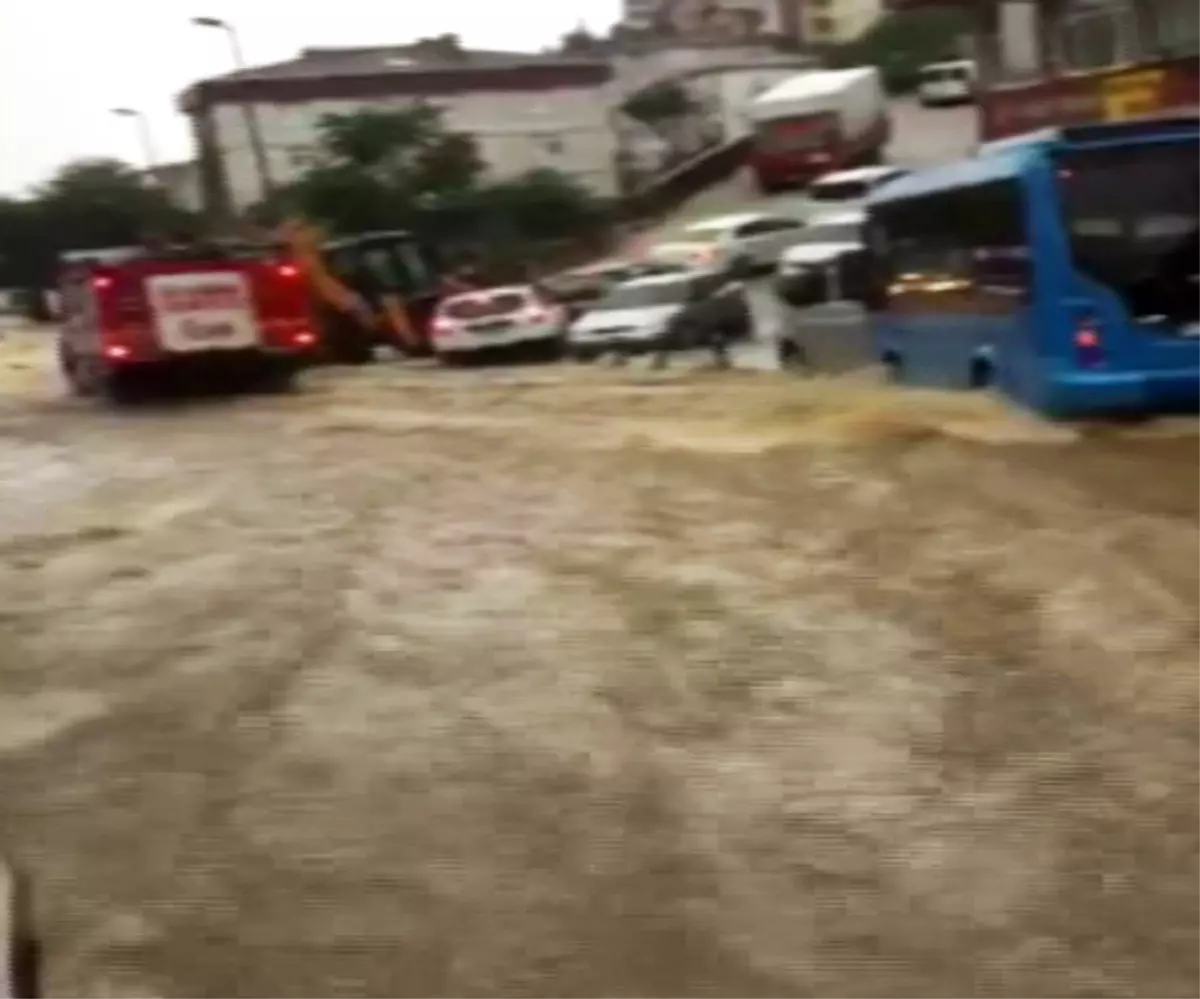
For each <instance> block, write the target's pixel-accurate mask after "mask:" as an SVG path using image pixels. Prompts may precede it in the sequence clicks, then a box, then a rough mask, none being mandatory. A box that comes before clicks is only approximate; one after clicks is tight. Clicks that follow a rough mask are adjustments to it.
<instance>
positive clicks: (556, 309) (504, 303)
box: [430, 285, 567, 363]
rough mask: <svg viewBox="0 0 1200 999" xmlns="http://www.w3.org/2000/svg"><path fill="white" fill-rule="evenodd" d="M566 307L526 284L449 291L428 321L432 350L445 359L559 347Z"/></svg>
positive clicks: (551, 352)
mask: <svg viewBox="0 0 1200 999" xmlns="http://www.w3.org/2000/svg"><path fill="white" fill-rule="evenodd" d="M566 326H567V311H566V309H564V308H563V307H562V306H561V305H559V304H557V303H555V302H551V301H550V300H549V299H547V298H546V297H545V296H544V295H543V294H542V293H541V292H539V290H538V289H537V288H535V287H533V286H532V285H509V286H506V287H501V288H487V289H483V290H480V291H469V292H463V293H461V294H458V295H451V296H450V297H448V298H445V299H443V300H442V301H441V302H439V303H438V306H437V309H436V310H435V311H434V314H433V319H432V321H431V324H430V334H431V339H432V342H433V350H434V353H435V354H436V355H437V357H438V358H439V359H440V360H442V361H444V362H446V363H454V362H455V361H462V360H466V359H468V358H469V357H471V356H478V355H479V354H482V353H485V352H489V353H490V352H498V351H501V350H505V351H512V352H516V351H518V350H520V349H522V348H525V349H530V350H533V349H537V350H538V352H539V353H543V352H544V353H546V354H547V355H557V354H559V353H561V351H562V347H563V340H564V336H565V333H566Z"/></svg>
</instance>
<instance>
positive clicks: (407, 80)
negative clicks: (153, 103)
mask: <svg viewBox="0 0 1200 999" xmlns="http://www.w3.org/2000/svg"><path fill="white" fill-rule="evenodd" d="M612 91H613V70H612V68H611V66H610V65H609V64H608V63H607V62H606V61H601V60H594V59H574V58H567V57H563V56H554V55H548V56H535V55H522V54H516V53H507V52H479V51H458V50H455V51H453V52H438V51H430V50H429V49H428V48H420V47H418V46H389V47H378V48H338V49H333V48H322V49H306V50H305V51H303V52H301V53H300V55H299V56H298V57H297V58H295V59H291V60H288V61H287V62H283V63H278V64H275V65H272V66H261V67H255V68H252V69H246V70H242V71H240V72H237V73H232V74H230V75H228V76H224V77H218V78H216V79H211V80H203V81H201V82H199V83H197V84H194V85H193V86H192V87H190V88H188V90H187V91H186V92H185V93H184V94H183V95H182V97H181V101H180V103H181V109H182V110H183V111H184V112H185V113H186V114H187V115H188V116H189V117H190V118H191V119H192V124H193V130H194V133H195V137H196V147H197V153H198V161H199V167H200V176H201V181H202V186H203V189H204V201H205V203H206V204H208V205H210V206H213V207H214V208H226V209H227V208H233V209H235V210H241V209H244V208H246V207H248V206H249V205H251V204H253V203H254V202H256V201H258V200H259V198H260V197H261V196H262V193H263V186H262V184H261V182H260V179H261V173H262V172H263V171H262V170H260V168H259V166H258V165H257V162H256V160H257V154H256V151H255V148H254V142H253V141H252V140H253V133H252V132H251V130H250V129H249V127H248V122H249V121H250V120H251V119H250V118H248V115H247V108H250V109H252V112H253V116H254V119H255V120H256V121H257V123H258V130H259V132H260V134H261V152H262V159H263V161H264V162H263V164H262V166H263V167H264V168H265V172H266V173H267V175H268V176H269V177H270V179H271V180H272V181H273V182H274V183H275V184H286V183H288V182H289V181H292V180H295V179H296V178H297V177H299V176H300V175H301V174H302V173H303V172H304V170H306V169H307V168H308V167H309V166H311V165H312V164H313V162H314V161H315V157H316V155H317V152H318V137H319V131H318V130H319V125H320V122H321V119H322V117H323V116H325V115H327V114H347V113H353V112H355V111H360V110H364V109H368V108H399V107H405V106H408V105H410V104H412V103H413V102H422V103H430V104H433V105H435V106H436V107H438V108H440V109H441V111H442V112H443V114H444V115H445V122H446V125H447V127H448V128H450V129H451V130H452V131H456V132H463V133H466V134H467V135H470V136H471V137H472V138H473V139H474V140H475V142H476V144H477V146H478V149H479V153H480V156H481V158H482V159H483V161H484V163H485V164H486V166H487V168H488V171H489V172H490V173H491V174H492V176H493V177H496V178H505V177H512V176H515V175H517V174H520V173H522V172H524V171H527V170H531V169H534V168H536V167H553V168H554V169H557V170H561V171H562V172H564V173H566V174H568V175H570V176H572V177H574V178H575V179H576V180H578V181H579V182H580V183H582V184H583V185H585V186H586V187H588V188H590V189H591V190H592V191H594V192H595V193H596V194H598V195H604V196H607V195H612V194H615V193H616V184H617V182H616V165H615V163H616V153H617V139H616V136H615V134H614V131H613V128H612V124H611V120H610V119H611V107H612V103H613V100H612V97H613V93H612Z"/></svg>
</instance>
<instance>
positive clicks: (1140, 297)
mask: <svg viewBox="0 0 1200 999" xmlns="http://www.w3.org/2000/svg"><path fill="white" fill-rule="evenodd" d="M1055 166H1056V172H1057V185H1058V195H1059V202H1060V207H1061V211H1062V220H1063V227H1064V229H1065V230H1066V234H1067V238H1068V243H1069V245H1070V249H1071V256H1072V260H1073V263H1074V265H1075V267H1076V268H1077V269H1078V270H1080V271H1081V272H1082V273H1084V274H1085V275H1087V276H1088V277H1090V278H1092V279H1093V280H1096V281H1099V282H1100V283H1102V284H1105V285H1107V286H1109V287H1110V288H1111V289H1112V290H1114V291H1116V292H1117V293H1118V294H1120V295H1121V297H1122V299H1123V300H1124V301H1125V303H1126V305H1127V306H1128V307H1129V308H1130V310H1131V312H1132V313H1133V314H1134V316H1135V317H1136V316H1140V315H1150V314H1155V315H1157V314H1171V315H1175V314H1176V313H1179V314H1180V318H1183V319H1186V321H1188V322H1192V321H1195V316H1194V315H1193V313H1195V312H1197V305H1196V302H1197V289H1196V272H1197V268H1198V264H1197V256H1198V254H1200V242H1198V234H1200V142H1197V141H1190V142H1171V143H1153V144H1150V143H1138V144H1129V145H1124V146H1119V147H1111V148H1101V149H1081V150H1072V151H1068V152H1064V153H1061V154H1059V155H1058V156H1057V157H1056V163H1055ZM1189 303H1190V304H1189ZM1185 305H1186V307H1185ZM1183 313H1186V314H1187V315H1186V316H1184V315H1182V314H1183Z"/></svg>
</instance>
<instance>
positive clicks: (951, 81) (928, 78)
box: [917, 59, 976, 108]
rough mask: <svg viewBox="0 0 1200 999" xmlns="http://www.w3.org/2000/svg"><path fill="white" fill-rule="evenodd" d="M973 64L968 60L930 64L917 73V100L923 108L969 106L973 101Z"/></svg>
mask: <svg viewBox="0 0 1200 999" xmlns="http://www.w3.org/2000/svg"><path fill="white" fill-rule="evenodd" d="M975 78H976V69H975V63H974V62H972V61H971V60H970V59H952V60H950V61H948V62H931V63H928V64H926V65H924V66H922V67H921V69H920V71H919V73H918V83H917V100H918V101H920V102H921V105H922V106H923V107H927V108H937V107H947V106H949V105H954V104H970V103H971V101H973V100H974V99H975Z"/></svg>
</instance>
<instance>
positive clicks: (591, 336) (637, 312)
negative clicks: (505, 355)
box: [567, 269, 754, 361]
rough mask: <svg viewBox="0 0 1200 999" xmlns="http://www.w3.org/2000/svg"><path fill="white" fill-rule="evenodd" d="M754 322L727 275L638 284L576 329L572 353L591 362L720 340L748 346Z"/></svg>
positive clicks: (622, 288) (708, 273) (619, 290)
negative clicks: (609, 355) (610, 353)
mask: <svg viewBox="0 0 1200 999" xmlns="http://www.w3.org/2000/svg"><path fill="white" fill-rule="evenodd" d="M753 327H754V322H753V318H752V315H751V312H750V306H749V303H748V302H747V301H746V295H745V289H744V288H743V286H742V284H741V283H740V282H738V281H735V280H731V279H730V277H729V275H728V274H727V273H725V272H724V271H721V270H713V269H709V270H698V271H690V272H684V273H677V274H658V275H653V276H650V277H642V278H636V279H634V280H633V281H626V282H625V283H624V284H620V285H618V286H617V287H616V288H614V289H612V291H610V292H609V293H608V294H607V295H605V296H604V297H603V298H602V299H600V301H598V302H597V303H596V304H595V305H594V306H593V307H592V308H591V309H589V310H588V311H587V312H586V313H585V314H584V315H583V316H581V317H580V318H579V319H577V320H576V321H575V322H574V323H572V324H571V328H570V329H569V331H568V333H567V351H568V354H569V356H571V357H573V358H575V359H576V360H581V361H586V360H591V359H592V358H595V357H596V356H598V355H600V354H603V353H606V352H608V351H621V352H624V353H639V352H651V351H657V350H661V349H663V348H664V347H666V348H667V349H671V350H681V349H687V348H690V347H698V346H702V345H704V344H706V343H710V342H711V341H712V339H713V338H714V337H723V338H725V340H727V341H733V340H744V339H747V338H748V337H750V336H751V335H752V333H753Z"/></svg>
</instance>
